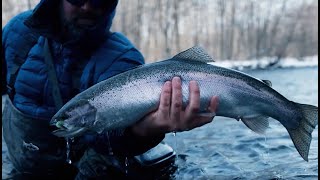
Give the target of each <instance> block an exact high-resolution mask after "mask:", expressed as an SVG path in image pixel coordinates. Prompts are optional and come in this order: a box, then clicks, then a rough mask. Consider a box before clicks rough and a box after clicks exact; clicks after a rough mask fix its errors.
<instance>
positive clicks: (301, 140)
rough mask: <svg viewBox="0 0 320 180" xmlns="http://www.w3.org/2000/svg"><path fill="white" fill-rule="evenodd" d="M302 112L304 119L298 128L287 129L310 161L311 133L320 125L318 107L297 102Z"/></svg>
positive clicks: (295, 144) (306, 159) (301, 153)
mask: <svg viewBox="0 0 320 180" xmlns="http://www.w3.org/2000/svg"><path fill="white" fill-rule="evenodd" d="M296 104H297V105H298V107H299V108H300V112H301V113H302V119H301V120H300V122H299V126H298V128H296V129H289V128H288V129H287V130H288V132H289V135H290V137H291V139H292V141H293V144H294V146H295V147H296V148H297V150H298V152H299V154H300V155H301V157H302V158H303V159H304V160H305V161H308V155H309V149H310V144H311V139H312V136H311V133H312V132H313V130H314V128H316V126H317V125H318V107H316V106H312V105H307V104H299V103H296Z"/></svg>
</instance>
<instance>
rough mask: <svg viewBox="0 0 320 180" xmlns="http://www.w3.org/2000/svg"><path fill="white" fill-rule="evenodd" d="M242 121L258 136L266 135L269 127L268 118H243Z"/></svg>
mask: <svg viewBox="0 0 320 180" xmlns="http://www.w3.org/2000/svg"><path fill="white" fill-rule="evenodd" d="M241 120H242V122H243V123H244V124H245V125H246V126H247V127H248V128H249V129H251V130H252V131H254V132H256V133H258V134H264V133H265V131H266V130H267V128H268V127H269V121H268V117H266V116H254V117H243V118H242V119H241Z"/></svg>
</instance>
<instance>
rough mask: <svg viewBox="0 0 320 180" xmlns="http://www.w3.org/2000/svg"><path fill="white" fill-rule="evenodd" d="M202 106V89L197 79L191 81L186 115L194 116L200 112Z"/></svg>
mask: <svg viewBox="0 0 320 180" xmlns="http://www.w3.org/2000/svg"><path fill="white" fill-rule="evenodd" d="M199 108H200V89H199V86H198V83H197V82H196V81H190V83H189V104H188V107H187V108H186V116H187V117H188V118H191V117H189V116H192V114H196V113H198V112H199Z"/></svg>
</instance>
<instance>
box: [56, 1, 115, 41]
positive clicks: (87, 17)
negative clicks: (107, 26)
mask: <svg viewBox="0 0 320 180" xmlns="http://www.w3.org/2000/svg"><path fill="white" fill-rule="evenodd" d="M108 6H110V5H108V4H106V5H105V7H103V6H99V7H94V6H93V5H92V4H91V2H90V1H87V2H85V3H84V4H83V5H73V4H71V3H70V2H69V1H68V0H62V7H61V21H62V26H63V28H64V29H65V32H66V33H67V34H66V36H67V37H68V38H78V37H81V36H82V35H83V34H84V33H85V32H86V31H87V30H88V29H90V28H93V27H94V26H95V25H97V24H98V23H99V22H100V21H101V20H103V18H104V17H103V16H104V15H105V13H106V12H107V10H109V8H110V7H108Z"/></svg>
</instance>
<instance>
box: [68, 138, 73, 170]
mask: <svg viewBox="0 0 320 180" xmlns="http://www.w3.org/2000/svg"><path fill="white" fill-rule="evenodd" d="M70 140H72V141H74V139H73V138H72V139H70V138H66V143H67V144H66V148H67V159H66V162H67V163H68V164H71V163H72V161H71V158H70V151H71V145H70Z"/></svg>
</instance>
